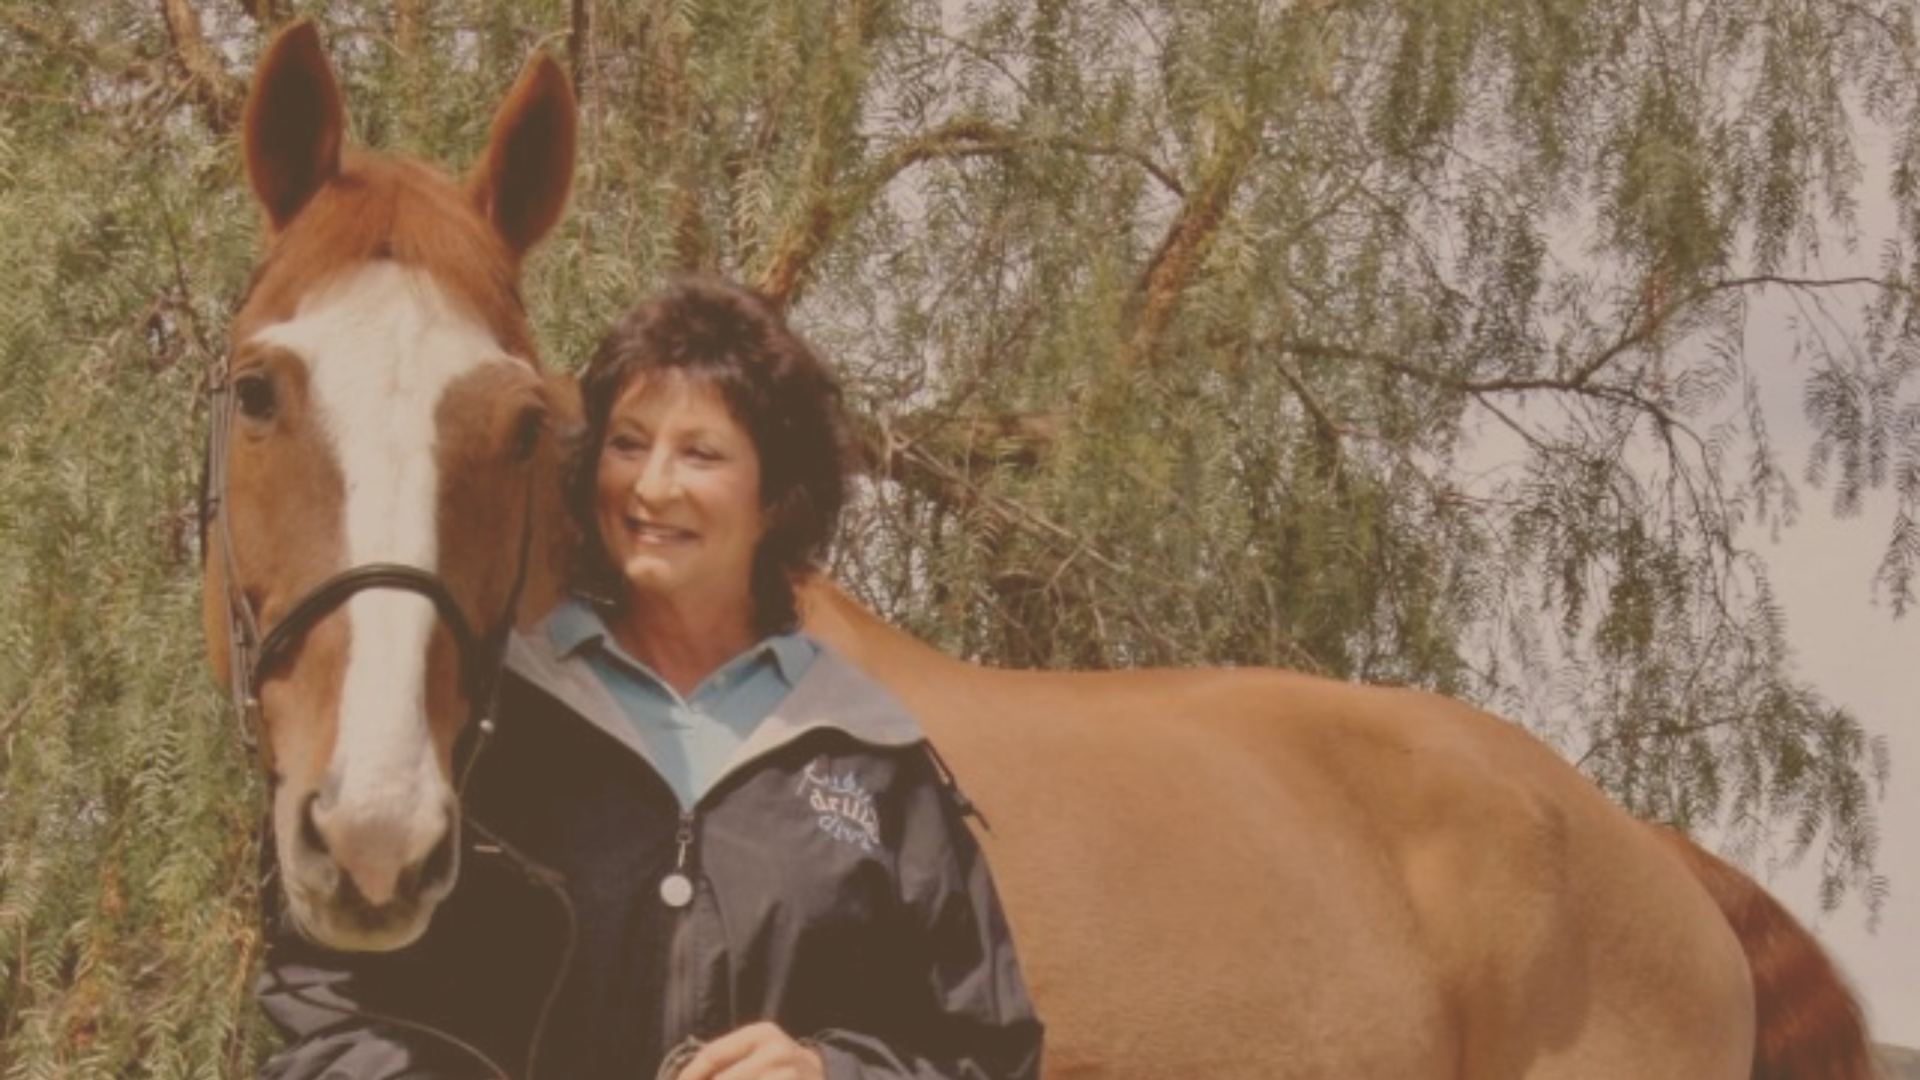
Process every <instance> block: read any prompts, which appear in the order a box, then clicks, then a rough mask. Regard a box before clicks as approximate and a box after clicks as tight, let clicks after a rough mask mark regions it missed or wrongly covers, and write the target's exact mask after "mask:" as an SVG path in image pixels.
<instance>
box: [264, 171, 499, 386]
mask: <svg viewBox="0 0 1920 1080" xmlns="http://www.w3.org/2000/svg"><path fill="white" fill-rule="evenodd" d="M378 262H393V263H397V264H400V265H403V266H408V267H414V268H417V269H419V270H421V271H423V272H425V273H427V274H429V275H431V276H432V277H433V279H434V280H435V281H436V282H437V283H438V284H439V286H440V288H441V289H442V290H443V291H444V292H445V294H446V295H447V297H448V298H449V299H450V300H451V301H452V302H453V303H455V304H456V305H457V306H458V307H459V308H460V309H461V310H462V311H463V312H464V313H465V314H467V315H468V316H470V317H472V318H475V319H477V320H479V321H481V322H482V323H483V324H484V325H486V327H487V328H488V329H489V330H490V331H491V333H492V334H493V337H494V339H495V340H496V341H497V342H499V344H500V347H501V348H502V349H503V350H504V351H506V352H508V353H510V354H512V355H514V356H517V357H520V358H522V359H524V360H527V361H529V362H535V363H537V358H536V356H535V353H534V349H533V340H532V335H531V332H530V330H529V327H528V324H527V317H526V310H525V307H524V305H523V303H522V301H521V298H520V291H519V269H520V268H519V264H518V261H517V260H516V259H515V257H514V255H513V253H512V252H511V250H510V249H509V248H508V247H507V245H506V243H505V241H503V240H502V239H501V238H500V236H499V234H498V233H497V232H495V231H494V229H493V227H492V226H491V225H489V224H488V222H487V221H486V219H485V218H484V217H483V216H482V215H481V213H480V211H479V209H478V208H477V207H476V206H475V205H474V204H473V201H472V200H471V199H470V198H469V197H468V195H467V193H466V192H464V191H463V190H461V188H460V187H459V186H458V185H457V184H455V183H454V182H453V181H452V180H450V179H449V178H447V177H446V176H445V175H443V174H442V173H440V172H439V171H438V170H436V169H434V168H432V167H430V166H427V165H424V164H421V163H419V162H416V161H411V160H408V159H405V158H393V157H387V156H385V155H381V154H375V153H372V152H369V151H363V150H349V151H348V152H347V154H346V157H345V160H344V165H343V168H342V169H341V171H340V173H339V175H337V176H335V177H334V178H332V179H331V180H329V181H328V182H327V184H326V185H325V186H323V187H322V188H321V189H320V191H319V192H318V193H316V194H315V195H314V197H313V199H312V201H311V202H309V203H308V204H307V206H306V207H305V208H304V209H303V210H302V211H301V213H300V215H299V216H298V217H297V218H295V219H294V220H293V221H292V222H291V223H290V224H289V225H288V227H287V228H286V230H285V231H283V232H281V233H280V234H278V235H277V236H275V237H273V238H272V240H271V241H270V243H269V245H268V247H267V249H266V251H265V253H264V254H263V256H262V258H261V259H260V261H259V263H258V264H257V265H256V267H255V268H254V274H253V280H252V282H251V283H250V284H249V285H248V288H247V293H246V296H245V297H244V298H243V300H242V302H241V305H240V310H239V312H238V313H237V314H236V316H235V318H234V321H233V339H234V341H235V342H236V343H239V342H244V341H246V340H247V339H249V338H250V337H252V336H253V335H254V334H255V333H256V332H258V330H259V329H260V328H261V327H263V326H266V325H271V324H273V323H277V322H284V321H286V320H289V319H291V318H293V317H294V315H295V314H296V313H297V312H298V310H299V307H300V305H301V304H302V303H303V302H305V301H307V300H309V299H310V298H312V297H314V296H315V295H318V294H320V293H322V292H324V291H325V290H326V289H327V288H328V287H329V285H330V284H331V283H332V282H333V281H334V279H336V278H338V277H340V276H341V275H343V274H346V273H349V272H351V271H352V270H353V269H355V268H357V267H361V266H365V265H367V264H369V263H378Z"/></svg>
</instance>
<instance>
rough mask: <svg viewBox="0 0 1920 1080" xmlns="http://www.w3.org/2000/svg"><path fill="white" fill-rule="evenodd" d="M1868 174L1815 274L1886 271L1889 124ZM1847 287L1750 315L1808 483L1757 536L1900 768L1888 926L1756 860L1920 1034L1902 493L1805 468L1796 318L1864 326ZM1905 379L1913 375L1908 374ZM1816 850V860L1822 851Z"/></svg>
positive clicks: (1800, 660) (1850, 330) (1886, 834)
mask: <svg viewBox="0 0 1920 1080" xmlns="http://www.w3.org/2000/svg"><path fill="white" fill-rule="evenodd" d="M1857 134H1858V135H1859V137H1860V140H1861V157H1862V164H1863V165H1864V167H1865V173H1866V180H1865V183H1864V184H1863V185H1862V188H1861V190H1860V192H1859V195H1860V199H1861V205H1860V220H1859V222H1858V225H1859V236H1858V237H1857V239H1856V242H1855V244H1854V245H1853V246H1852V248H1851V250H1849V249H1848V245H1847V244H1846V243H1844V241H1843V239H1842V238H1841V237H1838V236H1835V235H1832V234H1831V233H1830V232H1827V231H1826V230H1823V233H1825V235H1823V251H1822V253H1821V256H1820V257H1819V258H1818V259H1817V260H1816V262H1817V263H1818V265H1815V266H1811V267H1806V268H1804V269H1805V270H1806V272H1807V273H1808V274H1809V276H1815V277H1831V278H1839V277H1847V276H1852V275H1856V274H1857V275H1862V276H1877V270H1878V263H1879V260H1880V253H1881V245H1882V243H1883V242H1884V241H1885V240H1886V239H1887V238H1889V237H1891V236H1893V235H1894V234H1895V232H1896V226H1895V223H1894V215H1893V213H1892V207H1891V205H1890V203H1889V201H1888V198H1887V196H1886V194H1885V192H1886V175H1887V153H1886V148H1885V147H1886V135H1885V132H1882V131H1877V130H1862V131H1860V132H1858V133H1857ZM1848 292H1849V290H1840V291H1836V292H1835V293H1833V294H1831V295H1830V296H1827V295H1823V296H1822V297H1821V298H1820V299H1819V300H1818V301H1814V300H1810V299H1807V298H1804V297H1802V298H1795V297H1792V296H1789V295H1786V294H1784V293H1783V292H1782V291H1780V290H1769V291H1768V296H1767V297H1766V298H1765V300H1764V301H1762V302H1760V303H1757V304H1756V305H1755V309H1754V312H1753V315H1754V318H1753V320H1752V322H1751V323H1750V325H1749V328H1748V336H1747V344H1748V348H1749V355H1750V356H1751V357H1752V359H1753V360H1754V366H1755V370H1756V373H1757V375H1758V377H1759V378H1760V379H1761V380H1762V387H1763V394H1764V397H1765V408H1766V414H1767V422H1768V426H1769V428H1770V429H1771V431H1772V432H1773V435H1774V437H1775V439H1776V441H1777V442H1778V443H1779V445H1780V451H1781V466H1782V468H1783V469H1785V470H1786V471H1787V473H1788V475H1790V476H1792V477H1793V478H1794V479H1795V481H1796V483H1797V484H1798V486H1799V489H1800V499H1801V515H1800V522H1799V524H1798V525H1796V526H1794V527H1793V528H1792V529H1789V530H1787V531H1786V532H1785V533H1783V534H1782V535H1781V537H1780V540H1779V542H1778V543H1772V542H1769V541H1767V540H1765V539H1760V540H1758V541H1757V542H1756V545H1755V546H1756V547H1757V548H1758V549H1759V550H1760V551H1761V553H1762V554H1763V555H1764V557H1765V559H1766V561H1767V566H1768V573H1769V577H1770V579H1771V580H1772V582H1773V585H1774V588H1775V590H1776V592H1777V595H1778V597H1779V600H1780V602H1781V604H1782V606H1783V607H1784V608H1785V610H1786V614H1787V632H1788V637H1789V639H1790V640H1791V642H1792V644H1793V649H1794V652H1795V668H1794V671H1795V674H1796V675H1798V676H1799V677H1800V678H1802V679H1804V680H1805V681H1807V682H1810V683H1812V684H1813V685H1814V686H1816V687H1818V688H1819V689H1820V691H1821V692H1822V693H1824V694H1825V695H1826V697H1827V699H1828V700H1829V701H1831V702H1833V703H1834V704H1836V705H1840V706H1843V707H1845V708H1846V709H1848V710H1849V711H1850V712H1852V713H1853V715H1854V716H1855V718H1857V719H1858V720H1859V721H1860V723H1861V725H1862V726H1863V727H1864V728H1866V729H1867V731H1868V732H1870V733H1871V734H1875V735H1881V736H1884V737H1885V738H1886V740H1887V743H1888V747H1889V750H1890V752H1891V756H1892V759H1893V760H1892V765H1893V774H1892V776H1891V777H1890V778H1889V779H1888V782H1887V789H1886V797H1885V800H1884V801H1883V802H1882V803H1881V804H1880V807H1879V820H1880V848H1879V858H1878V869H1879V871H1880V873H1882V874H1883V875H1885V876H1886V878H1887V881H1888V885H1889V888H1890V892H1889V894H1888V896H1887V900H1886V903H1885V905H1884V907H1883V908H1882V909H1881V912H1880V924H1879V927H1878V930H1877V931H1876V932H1873V933H1869V932H1868V930H1867V926H1866V922H1867V914H1866V907H1865V905H1864V904H1862V903H1859V902H1856V901H1848V903H1847V904H1846V905H1844V906H1843V907H1841V908H1840V909H1839V910H1838V911H1836V912H1834V913H1832V914H1830V915H1825V916H1823V915H1821V914H1820V910H1819V898H1818V896H1817V894H1816V892H1815V882H1816V878H1817V874H1816V873H1815V872H1814V868H1813V867H1801V868H1798V869H1795V870H1788V871H1782V872H1779V873H1775V874H1773V875H1771V876H1770V877H1769V876H1768V875H1767V873H1766V868H1765V867H1749V868H1748V869H1749V870H1752V871H1755V876H1757V877H1760V878H1761V879H1762V881H1763V883H1765V884H1767V885H1768V886H1769V888H1770V889H1771V890H1772V891H1773V893H1774V895H1776V896H1777V897H1779V898H1780V899H1781V900H1782V901H1784V902H1785V903H1786V904H1787V906H1788V907H1789V908H1791V909H1792V910H1793V912H1794V913H1795V914H1796V915H1798V916H1799V917H1800V918H1801V920H1802V921H1803V922H1805V923H1807V924H1808V925H1809V926H1811V927H1813V928H1814V929H1815V932H1816V933H1817V935H1818V936H1819V937H1820V938H1821V939H1822V941H1823V942H1824V943H1825V944H1826V945H1827V947H1828V949H1829V951H1831V952H1832V953H1833V954H1834V955H1835V956H1836V957H1837V958H1838V960H1839V961H1840V965H1841V967H1842V968H1843V969H1844V970H1845V971H1846V973H1847V975H1848V977H1849V978H1850V979H1851V980H1852V981H1853V983H1854V986H1855V988H1856V989H1857V990H1858V991H1859V993H1860V996H1861V997H1862V998H1863V1000H1864V1001H1865V1003H1866V1006H1867V1011H1868V1022H1869V1024H1870V1025H1871V1030H1872V1033H1873V1035H1874V1037H1875V1038H1876V1039H1877V1040H1878V1041H1880V1042H1884V1043H1892V1044H1895V1045H1898V1046H1908V1047H1920V610H1916V611H1913V612H1910V613H1909V614H1908V615H1907V616H1906V617H1905V618H1902V619H1899V620H1895V619H1894V617H1893V613H1892V611H1891V610H1890V609H1889V608H1887V607H1886V606H1884V605H1876V604H1875V603H1874V602H1873V589H1872V582H1873V575H1874V570H1875V568H1876V567H1877V566H1878V565H1879V562H1880V557H1881V553H1882V552H1883V551H1884V550H1885V547H1886V542H1887V537H1888V535H1889V527H1890V524H1891V522H1892V518H1893V510H1894V500H1893V497H1892V495H1891V494H1889V493H1887V492H1879V493H1876V494H1875V495H1874V496H1872V497H1870V498H1869V499H1867V500H1866V503H1865V506H1864V507H1863V511H1862V513H1861V515H1860V516H1859V517H1857V518H1852V519H1847V520H1836V519H1835V518H1834V516H1833V508H1832V491H1831V488H1830V487H1829V488H1828V489H1826V490H1816V489H1813V488H1811V487H1809V486H1807V485H1806V484H1805V483H1804V482H1803V473H1804V470H1805V467H1806V461H1807V449H1808V447H1809V446H1810V445H1811V442H1812V433H1811V427H1810V425H1809V424H1808V423H1807V420H1806V417H1805V413H1804V410H1803V408H1802V406H1801V395H1802V393H1803V388H1804V386H1805V379H1806V375H1807V373H1808V370H1809V368H1808V366H1807V365H1806V364H1805V363H1803V362H1802V363H1796V362H1795V361H1794V360H1793V359H1792V357H1791V356H1790V355H1789V354H1788V349H1787V348H1786V347H1785V346H1786V343H1787V342H1788V341H1790V340H1791V335H1792V334H1793V333H1794V332H1795V329H1796V328H1795V327H1794V326H1792V325H1791V323H1797V324H1798V325H1797V330H1798V331H1799V332H1802V333H1804V332H1805V331H1807V330H1810V329H1814V328H1816V327H1819V328H1823V332H1824V335H1825V336H1826V337H1827V338H1828V340H1829V341H1830V342H1832V343H1834V344H1835V345H1838V343H1839V339H1840V338H1842V337H1846V336H1852V337H1855V338H1857V337H1858V336H1859V335H1860V332H1861V330H1862V329H1863V326H1864V315H1863V313H1862V311H1861V309H1860V308H1859V307H1858V306H1856V305H1859V304H1864V303H1866V302H1867V301H1868V300H1869V299H1870V294H1869V293H1868V292H1867V290H1864V289H1860V290H1851V295H1846V294H1847V293H1848ZM1907 392H1908V393H1912V392H1913V388H1912V387H1911V386H1909V387H1908V388H1907ZM1817 857H1818V856H1817V853H1816V854H1814V855H1810V856H1809V859H1808V861H1809V862H1812V861H1813V859H1815V858H1817Z"/></svg>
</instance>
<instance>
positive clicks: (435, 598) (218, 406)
mask: <svg viewBox="0 0 1920 1080" xmlns="http://www.w3.org/2000/svg"><path fill="white" fill-rule="evenodd" d="M209 397H210V403H209V411H210V413H211V415H210V417H209V422H208V428H207V457H206V461H205V463H204V464H203V466H202V469H201V476H200V554H201V558H202V559H203V560H204V559H206V558H207V557H208V556H209V555H210V552H209V549H208V546H207V543H208V540H209V532H210V531H211V530H212V529H215V528H217V529H218V530H219V536H218V539H219V545H220V553H221V558H222V563H223V565H222V566H221V575H220V576H221V578H222V581H223V584H224V585H225V591H226V601H227V603H226V608H227V611H226V620H225V621H226V631H227V684H228V693H229V694H230V695H231V696H232V699H233V707H234V715H235V718H236V720H237V722H238V723H239V725H240V738H241V742H242V744H243V745H245V746H246V748H247V750H248V752H249V753H250V754H255V755H257V754H258V751H259V745H260V731H261V728H262V724H263V718H262V716H261V709H260V690H259V688H260V685H261V684H262V683H263V682H265V681H266V678H267V676H268V675H269V674H271V673H272V672H273V670H274V668H275V667H276V666H277V665H279V664H280V663H282V662H283V661H284V660H286V659H287V658H289V657H290V656H292V655H293V653H294V652H295V651H297V649H298V643H299V640H300V638H301V636H302V635H304V634H305V633H306V632H307V631H308V630H309V629H311V628H312V626H313V624H314V623H316V622H319V621H320V620H321V619H322V618H324V617H325V616H326V615H327V614H328V613H330V612H332V611H333V610H334V609H335V608H338V607H339V606H340V605H341V604H343V603H345V602H346V601H347V600H348V599H349V598H350V597H352V596H353V595H354V594H355V593H358V592H362V591H364V590H367V589H389V590H399V591H402V592H411V593H415V594H417V595H420V596H423V597H425V598H426V599H427V600H429V601H431V602H432V603H433V607H434V610H435V612H436V613H437V614H438V615H439V618H440V622H441V623H442V624H443V625H445V626H446V627H447V629H448V630H449V631H450V632H451V633H452V634H453V640H454V644H455V645H456V646H457V647H458V649H459V653H460V675H461V686H462V688H463V689H464V690H465V692H466V695H467V701H468V703H469V708H470V710H471V712H470V715H469V720H470V721H471V722H473V723H474V724H475V726H476V727H477V728H478V729H479V731H480V732H481V734H482V735H483V736H484V735H485V734H486V733H487V732H489V731H490V730H491V729H492V726H493V714H494V709H495V706H496V705H497V704H498V701H499V695H500V683H501V677H502V675H503V673H504V671H505V668H506V648H507V636H508V635H509V634H510V633H512V631H513V625H514V622H515V619H516V616H517V615H518V612H519V608H520V594H521V592H522V591H523V589H524V588H525V585H526V579H527V562H528V558H529V556H530V554H531V551H532V546H533V513H534V508H533V475H534V470H533V469H532V467H531V465H529V468H528V470H527V500H526V504H525V506H526V516H525V518H524V519H523V520H522V522H521V528H520V553H519V558H518V560H517V565H516V566H515V568H514V575H513V586H512V588H511V590H510V591H509V592H508V594H507V606H506V610H505V612H504V613H503V614H502V615H501V618H500V622H499V625H497V626H495V627H493V628H491V629H490V630H489V631H488V632H487V635H486V637H485V639H484V640H482V639H481V638H479V637H477V636H476V635H475V634H474V632H473V626H472V624H471V623H469V622H468V620H467V615H466V612H464V611H462V610H461V608H460V604H459V602H458V601H456V600H455V599H454V597H453V592H452V590H450V589H449V588H448V587H447V583H446V582H445V581H444V580H442V579H441V578H440V577H439V576H438V575H437V574H434V573H432V572H430V571H427V570H423V569H421V568H420V567H417V566H408V565H405V564H402V563H387V562H378V563H365V564H362V565H360V566H354V567H349V568H348V569H345V570H342V571H340V572H339V573H337V574H334V575H333V576H331V577H329V578H327V579H325V580H323V581H322V582H320V584H318V585H315V586H314V587H313V588H311V589H309V590H308V591H307V592H306V593H305V594H304V595H303V596H301V597H300V599H299V600H298V601H297V602H296V603H295V604H294V605H293V607H292V608H291V609H290V610H289V611H288V612H287V614H286V615H285V616H284V617H283V618H281V619H280V620H279V621H278V622H276V623H274V624H273V626H272V628H270V629H269V630H268V631H267V632H266V634H265V636H264V637H263V636H262V635H261V633H260V622H259V618H258V616H256V615H255V614H254V610H253V604H252V603H251V602H250V601H249V600H248V599H247V596H246V591H245V590H244V589H242V588H241V587H240V578H239V573H238V571H239V568H238V566H237V565H236V564H235V562H234V556H233V535H232V532H231V531H230V530H229V528H228V521H227V514H226V509H227V445H228V439H229V432H230V429H231V427H232V423H233V410H234V408H235V401H234V395H233V385H232V382H231V380H230V379H229V378H228V373H227V370H226V365H225V363H224V362H223V363H222V364H221V367H220V368H219V369H218V370H217V371H216V373H215V374H214V376H213V380H212V385H211V386H210V388H209ZM477 751H478V746H477V745H476V747H475V752H476V753H477ZM469 764H471V763H469ZM463 773H464V770H463Z"/></svg>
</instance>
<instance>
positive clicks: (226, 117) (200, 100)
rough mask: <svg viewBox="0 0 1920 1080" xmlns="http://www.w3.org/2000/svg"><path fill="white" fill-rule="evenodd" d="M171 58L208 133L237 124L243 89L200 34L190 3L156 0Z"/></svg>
mask: <svg viewBox="0 0 1920 1080" xmlns="http://www.w3.org/2000/svg"><path fill="white" fill-rule="evenodd" d="M160 14H161V17H162V18H164V19H165V20H166V24H167V35H168V36H169V37H171V38H172V39H173V56H174V59H175V60H177V61H178V62H179V64H180V67H181V69H182V70H183V71H185V72H186V76H187V96H188V97H189V98H191V99H192V100H193V103H194V104H195V105H196V106H198V107H199V109H200V113H201V116H202V117H203V118H204V119H205V121H206V124H207V128H208V130H210V131H212V132H213V133H214V134H215V135H225V134H227V133H228V132H230V131H232V130H233V129H234V126H235V125H237V124H238V123H239V122H240V110H241V107H242V106H243V105H244V103H245V102H246V88H245V86H244V85H243V84H242V83H241V82H240V80H239V79H237V78H235V77H234V76H233V75H231V74H229V73H228V71H227V69H226V68H225V67H223V66H222V65H221V63H220V59H219V57H218V56H217V55H215V53H214V51H213V49H212V47H211V46H209V45H208V44H207V39H206V36H205V35H204V34H202V33H201V31H200V16H199V14H198V13H197V12H195V11H194V10H193V4H192V2H191V0H160Z"/></svg>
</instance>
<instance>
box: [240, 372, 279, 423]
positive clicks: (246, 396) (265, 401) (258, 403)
mask: <svg viewBox="0 0 1920 1080" xmlns="http://www.w3.org/2000/svg"><path fill="white" fill-rule="evenodd" d="M233 394H234V400H236V401H237V402H239V404H240V415H242V416H244V417H246V418H247V419H249V420H255V421H262V422H264V421H267V420H271V419H273V411H274V400H273V381H272V380H270V379H268V378H267V376H266V375H265V373H263V372H258V371H254V372H248V373H247V374H245V375H242V376H240V377H239V378H237V379H235V380H234V381H233Z"/></svg>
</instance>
